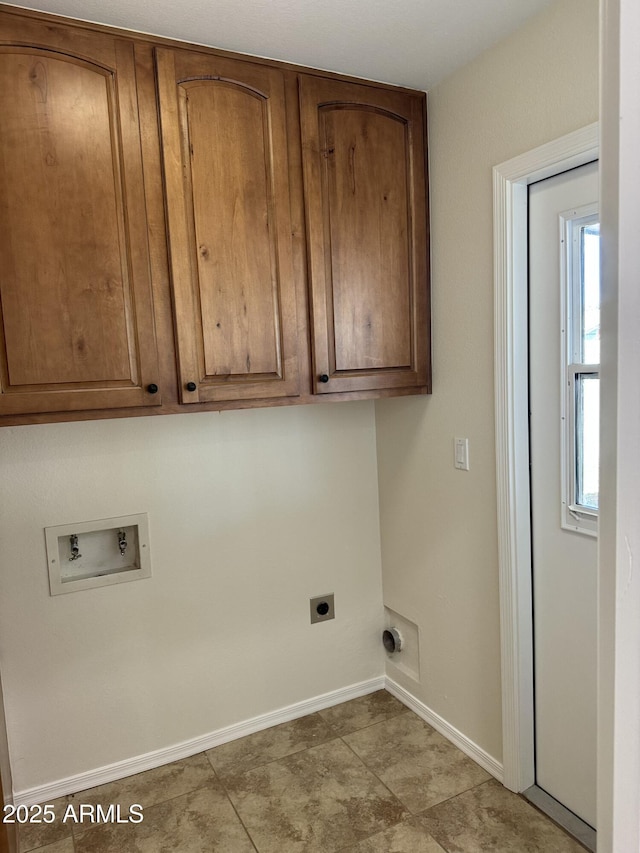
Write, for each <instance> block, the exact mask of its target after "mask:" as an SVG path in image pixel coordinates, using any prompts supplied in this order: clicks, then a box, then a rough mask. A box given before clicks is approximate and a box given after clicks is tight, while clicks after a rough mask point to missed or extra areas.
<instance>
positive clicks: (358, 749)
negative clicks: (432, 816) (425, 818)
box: [344, 714, 491, 814]
mask: <svg viewBox="0 0 640 853" xmlns="http://www.w3.org/2000/svg"><path fill="white" fill-rule="evenodd" d="M344 741H345V742H346V743H348V744H349V746H350V747H351V748H352V749H353V750H354V752H355V753H356V754H357V755H359V756H360V757H361V758H362V760H363V761H364V763H365V764H366V765H367V767H369V768H370V769H371V770H373V772H374V773H375V774H376V775H377V776H379V777H380V779H382V781H383V782H384V783H385V785H386V786H387V787H388V788H389V789H390V790H391V791H393V793H394V794H395V795H396V796H397V797H398V799H399V800H401V801H402V802H403V803H404V804H405V806H406V807H407V808H408V809H409V810H410V811H411V812H412V813H413V814H417V813H418V812H421V811H424V809H427V808H430V807H431V806H434V805H436V803H441V802H442V801H443V800H448V799H449V797H453V796H455V795H456V794H460V793H461V792H462V791H466V790H468V789H469V788H473V787H474V786H475V785H479V784H480V783H481V782H485V781H486V780H487V779H490V778H491V777H490V776H489V774H488V773H486V772H485V771H484V770H483V769H482V768H481V767H479V766H478V765H477V764H476V763H475V762H474V761H471V759H470V758H467V756H466V755H464V754H463V753H462V752H460V750H459V749H457V748H456V747H455V746H453V745H452V744H451V743H449V741H448V740H446V738H444V737H442V735H440V734H438V732H436V731H435V729H433V728H431V726H428V725H427V724H426V723H424V722H423V721H422V720H421V719H420V718H419V717H417V716H416V715H415V714H401V715H400V716H398V717H394V718H393V719H391V720H387V721H386V722H384V723H378V724H377V725H375V726H370V727H369V728H367V729H362V731H359V732H355V733H354V734H351V735H346V736H345V737H344Z"/></svg>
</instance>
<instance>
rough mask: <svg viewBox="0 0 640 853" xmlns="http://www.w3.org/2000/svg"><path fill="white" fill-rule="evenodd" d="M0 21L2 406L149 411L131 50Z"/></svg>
mask: <svg viewBox="0 0 640 853" xmlns="http://www.w3.org/2000/svg"><path fill="white" fill-rule="evenodd" d="M2 23H3V27H2V35H1V36H0V186H1V187H2V191H1V193H0V234H2V239H0V311H1V317H0V414H22V413H38V412H57V411H77V410H83V409H109V408H117V407H125V406H126V407H129V406H147V405H149V406H155V405H159V404H160V403H161V398H162V394H161V393H157V392H156V393H150V391H149V390H148V389H149V386H152V387H153V386H154V385H157V383H158V366H157V350H156V340H155V330H154V321H153V305H152V296H151V282H150V273H149V251H148V246H147V223H146V211H145V199H144V184H143V177H142V163H141V155H140V131H139V125H138V112H137V98H136V88H135V68H134V53H133V45H132V43H129V42H127V41H125V40H121V39H115V38H113V37H111V36H106V35H101V34H96V33H83V34H82V35H80V36H78V37H77V38H76V39H72V38H71V37H70V33H69V32H68V31H67V30H66V29H65V28H64V27H55V26H46V25H44V24H41V23H39V22H35V21H32V22H28V23H27V22H25V21H20V23H19V25H18V24H17V23H14V20H13V19H12V18H11V17H10V16H7V17H6V18H3V22H2ZM18 26H19V32H18ZM14 27H15V29H16V32H15V33H12V29H13V28H14Z"/></svg>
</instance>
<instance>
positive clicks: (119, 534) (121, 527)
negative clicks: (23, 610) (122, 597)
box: [44, 513, 151, 595]
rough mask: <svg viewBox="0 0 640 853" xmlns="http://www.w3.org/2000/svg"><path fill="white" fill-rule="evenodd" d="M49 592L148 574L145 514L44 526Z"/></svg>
mask: <svg viewBox="0 0 640 853" xmlns="http://www.w3.org/2000/svg"><path fill="white" fill-rule="evenodd" d="M44 533H45V540H46V544H47V565H48V569H49V589H50V591H51V595H60V594H62V593H66V592H76V591H78V590H81V589H93V588H95V587H98V586H110V585H111V584H115V583H123V582H125V581H134V580H140V579H141V578H148V577H150V576H151V555H150V549H149V523H148V520H147V515H146V513H141V514H138V515H123V516H119V517H117V518H103V519H99V520H97V521H80V522H76V523H74V524H62V525H58V526H57V527H45V531H44Z"/></svg>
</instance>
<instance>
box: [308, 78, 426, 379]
mask: <svg viewBox="0 0 640 853" xmlns="http://www.w3.org/2000/svg"><path fill="white" fill-rule="evenodd" d="M300 110H301V125H302V146H303V167H304V188H305V209H306V215H307V229H308V237H309V266H310V286H311V308H312V341H313V369H314V389H313V390H314V392H315V393H317V394H323V393H332V392H336V391H366V390H376V389H387V388H389V389H394V388H395V389H399V388H413V389H416V390H417V389H421V390H425V389H428V388H429V384H430V345H429V290H428V239H427V205H426V175H425V147H424V146H425V142H424V140H425V132H424V111H423V110H424V100H423V99H422V98H421V97H420V96H419V95H416V96H414V95H410V94H405V93H403V92H392V91H387V90H382V89H377V88H374V87H368V86H363V85H358V84H349V83H342V82H339V81H334V80H330V79H322V78H314V77H301V78H300Z"/></svg>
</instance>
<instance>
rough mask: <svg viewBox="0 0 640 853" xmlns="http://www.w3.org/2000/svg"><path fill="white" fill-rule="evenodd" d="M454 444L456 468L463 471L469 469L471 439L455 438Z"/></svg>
mask: <svg viewBox="0 0 640 853" xmlns="http://www.w3.org/2000/svg"><path fill="white" fill-rule="evenodd" d="M453 446H454V457H453V460H454V461H453V464H454V466H455V467H456V468H459V469H460V470H461V471H468V470H469V439H468V438H454V439H453Z"/></svg>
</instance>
